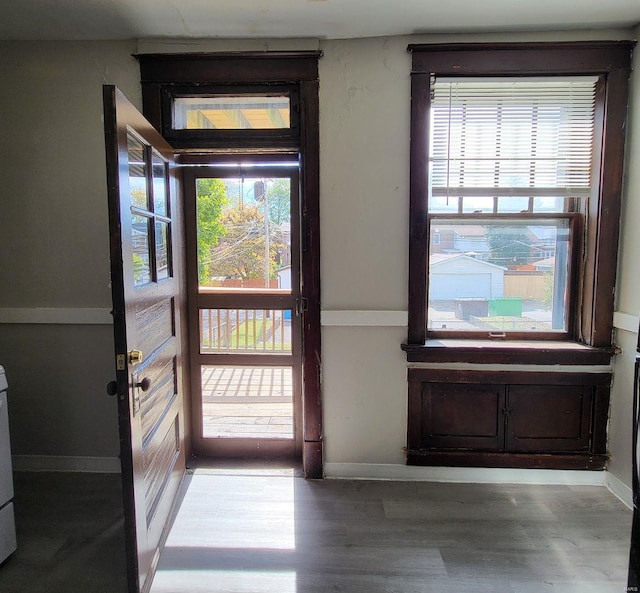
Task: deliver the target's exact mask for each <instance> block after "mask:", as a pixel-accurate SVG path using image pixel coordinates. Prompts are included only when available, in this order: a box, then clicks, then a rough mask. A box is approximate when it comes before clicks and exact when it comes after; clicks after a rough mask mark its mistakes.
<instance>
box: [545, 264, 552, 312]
mask: <svg viewBox="0 0 640 593" xmlns="http://www.w3.org/2000/svg"><path fill="white" fill-rule="evenodd" d="M543 280H544V298H543V299H542V306H543V307H544V310H545V311H551V307H552V306H553V272H545V273H544V275H543Z"/></svg>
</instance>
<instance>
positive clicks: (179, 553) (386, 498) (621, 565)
mask: <svg viewBox="0 0 640 593" xmlns="http://www.w3.org/2000/svg"><path fill="white" fill-rule="evenodd" d="M236 474H237V475H236ZM183 495H184V499H183V501H182V505H181V508H180V510H179V512H178V514H177V516H176V520H175V524H174V526H173V529H172V530H171V534H170V536H169V538H168V540H167V543H166V546H165V549H164V551H163V553H162V555H161V558H160V563H159V570H158V573H157V575H156V579H155V581H154V585H153V588H152V593H181V592H183V591H184V592H185V593H186V592H190V593H199V592H205V591H206V592H208V593H218V592H225V593H245V592H247V593H249V592H251V593H316V592H317V593H320V592H323V593H324V592H328V591H330V592H345V593H361V592H362V593H365V592H366V593H378V592H380V593H382V592H384V593H392V592H397V593H414V592H421V593H426V592H433V593H439V592H443V593H444V592H445V591H446V592H447V593H450V592H460V593H462V592H465V593H466V592H470V593H488V592H491V593H547V592H549V593H551V592H553V593H614V592H615V593H620V592H621V591H624V590H625V583H626V570H627V554H628V542H629V530H630V523H631V512H630V511H629V510H628V509H626V507H625V506H624V505H623V504H622V503H621V502H619V501H618V500H617V499H616V498H615V497H614V496H613V495H611V494H610V493H609V492H608V491H607V490H606V489H605V488H602V487H570V486H530V485H527V486H515V485H509V484H498V485H495V484H494V485H471V484H437V483H415V482H371V481H337V480H325V481H317V482H314V481H305V480H303V479H301V478H298V477H294V476H293V475H291V476H288V475H284V474H283V472H279V473H277V474H276V475H272V476H269V475H259V474H255V473H254V474H253V475H242V472H223V471H219V472H216V471H214V470H196V472H195V473H194V474H193V475H191V476H189V477H188V480H187V483H186V484H185V489H184V490H183Z"/></svg>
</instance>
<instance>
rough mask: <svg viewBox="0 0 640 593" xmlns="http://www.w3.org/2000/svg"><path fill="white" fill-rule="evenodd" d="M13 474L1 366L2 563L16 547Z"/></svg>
mask: <svg viewBox="0 0 640 593" xmlns="http://www.w3.org/2000/svg"><path fill="white" fill-rule="evenodd" d="M12 500H13V474H12V471H11V444H10V440H9V412H8V410H7V376H6V375H5V373H4V368H2V367H1V366H0V563H2V562H4V561H5V560H6V559H7V558H8V557H9V556H10V555H11V554H12V553H13V552H15V549H16V523H15V519H14V515H13V502H12Z"/></svg>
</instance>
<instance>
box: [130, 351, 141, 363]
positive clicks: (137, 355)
mask: <svg viewBox="0 0 640 593" xmlns="http://www.w3.org/2000/svg"><path fill="white" fill-rule="evenodd" d="M143 358H144V357H143V356H142V352H141V351H140V350H131V351H130V352H129V364H140V363H141V362H142V360H143Z"/></svg>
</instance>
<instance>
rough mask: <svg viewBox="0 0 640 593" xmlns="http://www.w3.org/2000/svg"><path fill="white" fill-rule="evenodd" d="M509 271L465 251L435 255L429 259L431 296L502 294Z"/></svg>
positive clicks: (451, 297)
mask: <svg viewBox="0 0 640 593" xmlns="http://www.w3.org/2000/svg"><path fill="white" fill-rule="evenodd" d="M506 270H507V268H504V267H502V266H496V265H495V264H490V263H489V262H485V261H482V260H480V259H477V258H475V257H471V256H469V255H465V254H462V253H460V254H457V253H450V254H445V253H437V254H433V255H431V257H430V258H429V299H430V300H432V301H452V300H454V299H459V298H484V299H492V298H497V297H502V296H504V273H505V271H506Z"/></svg>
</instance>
